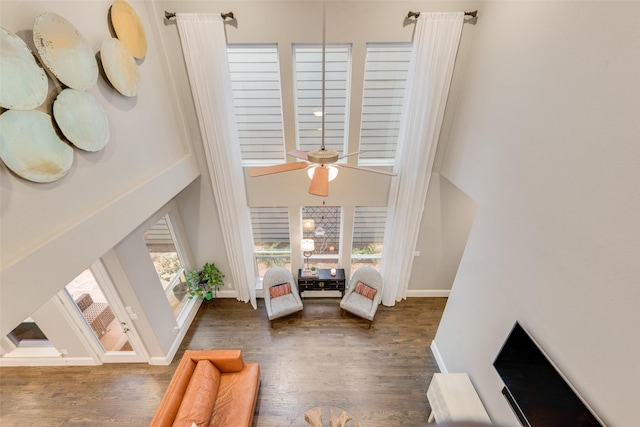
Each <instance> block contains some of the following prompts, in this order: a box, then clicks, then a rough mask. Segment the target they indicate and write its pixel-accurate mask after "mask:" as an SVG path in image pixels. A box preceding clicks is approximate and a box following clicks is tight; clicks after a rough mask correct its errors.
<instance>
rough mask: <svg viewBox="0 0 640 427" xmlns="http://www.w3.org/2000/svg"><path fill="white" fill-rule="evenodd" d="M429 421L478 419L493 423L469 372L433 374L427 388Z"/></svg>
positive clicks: (482, 421) (478, 420)
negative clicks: (429, 407) (429, 411)
mask: <svg viewBox="0 0 640 427" xmlns="http://www.w3.org/2000/svg"><path fill="white" fill-rule="evenodd" d="M427 398H428V399H429V405H431V415H429V422H432V421H433V419H434V418H435V420H436V423H438V424H439V423H442V422H449V421H476V422H481V423H486V424H489V425H490V424H491V419H490V418H489V415H488V414H487V411H486V410H485V409H484V406H483V405H482V402H481V401H480V398H479V397H478V394H477V393H476V389H475V388H474V387H473V384H471V380H470V379H469V376H468V375H467V374H433V379H432V380H431V384H430V385H429V389H428V390H427Z"/></svg>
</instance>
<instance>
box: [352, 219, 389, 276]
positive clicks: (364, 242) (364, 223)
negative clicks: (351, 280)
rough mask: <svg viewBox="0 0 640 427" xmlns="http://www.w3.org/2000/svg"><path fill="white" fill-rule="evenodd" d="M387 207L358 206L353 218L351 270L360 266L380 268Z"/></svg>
mask: <svg viewBox="0 0 640 427" xmlns="http://www.w3.org/2000/svg"><path fill="white" fill-rule="evenodd" d="M386 220H387V208H386V207H357V206H356V208H355V213H354V218H353V243H352V247H351V271H352V272H353V271H356V270H357V269H358V268H360V267H373V268H375V269H376V270H379V268H380V258H381V257H382V243H383V240H384V228H385V222H386Z"/></svg>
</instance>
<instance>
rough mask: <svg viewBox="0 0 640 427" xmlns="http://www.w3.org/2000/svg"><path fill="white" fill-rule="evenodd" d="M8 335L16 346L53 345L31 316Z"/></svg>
mask: <svg viewBox="0 0 640 427" xmlns="http://www.w3.org/2000/svg"><path fill="white" fill-rule="evenodd" d="M7 337H8V338H9V339H10V340H11V341H12V342H13V344H14V345H15V346H16V347H47V346H50V345H51V344H50V343H49V339H48V338H47V336H46V335H45V334H44V332H42V330H41V329H40V328H39V327H38V325H37V324H36V322H35V321H34V320H33V319H32V318H30V317H29V318H27V319H25V320H24V322H22V323H20V324H19V325H18V326H16V327H15V328H14V329H13V330H12V331H11V332H10V333H9V334H8V335H7Z"/></svg>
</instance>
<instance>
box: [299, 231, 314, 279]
mask: <svg viewBox="0 0 640 427" xmlns="http://www.w3.org/2000/svg"><path fill="white" fill-rule="evenodd" d="M300 249H302V255H304V257H305V258H306V259H307V266H306V268H305V269H304V271H303V274H304V275H307V276H313V275H314V274H313V272H312V271H311V269H310V268H309V258H310V257H311V254H312V253H313V251H314V249H315V242H314V241H313V239H302V241H301V242H300Z"/></svg>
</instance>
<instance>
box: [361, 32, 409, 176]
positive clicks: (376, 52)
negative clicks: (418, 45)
mask: <svg viewBox="0 0 640 427" xmlns="http://www.w3.org/2000/svg"><path fill="white" fill-rule="evenodd" d="M410 57H411V44H410V43H393V44H391V43H369V44H367V55H366V62H365V76H364V93H363V100H362V124H361V128H360V151H361V153H360V155H359V156H358V164H360V165H363V166H366V165H369V166H375V165H380V166H382V165H393V164H394V161H395V157H396V146H397V143H398V133H399V130H400V117H401V114H402V103H403V100H404V92H405V87H406V83H407V74H408V72H409V60H410Z"/></svg>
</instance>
